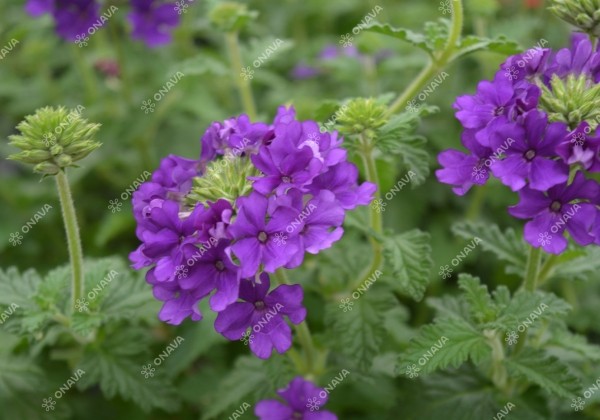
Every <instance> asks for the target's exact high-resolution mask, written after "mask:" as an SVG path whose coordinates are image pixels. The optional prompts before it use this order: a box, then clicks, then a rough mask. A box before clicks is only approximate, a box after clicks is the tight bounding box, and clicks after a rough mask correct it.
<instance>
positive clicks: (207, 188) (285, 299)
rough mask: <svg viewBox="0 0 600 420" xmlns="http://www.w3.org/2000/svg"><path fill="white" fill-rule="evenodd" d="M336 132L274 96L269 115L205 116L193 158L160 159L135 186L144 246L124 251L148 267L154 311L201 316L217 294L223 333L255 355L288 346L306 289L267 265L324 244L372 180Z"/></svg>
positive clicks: (293, 261) (291, 260) (177, 319)
mask: <svg viewBox="0 0 600 420" xmlns="http://www.w3.org/2000/svg"><path fill="white" fill-rule="evenodd" d="M342 140H343V139H342V138H341V137H339V136H338V134H337V133H336V132H333V133H321V132H320V131H319V126H318V124H317V123H316V122H314V121H304V122H300V121H298V120H296V117H295V111H294V110H293V109H292V108H290V109H287V108H284V107H280V108H279V110H278V113H277V115H276V117H275V120H274V122H273V123H272V124H265V123H260V122H258V123H252V122H250V120H249V118H248V117H247V116H246V115H241V116H239V117H237V118H232V119H229V120H226V121H224V122H214V123H212V124H211V125H210V126H209V128H208V129H207V130H206V132H205V134H204V135H203V137H202V140H201V143H202V150H201V154H200V158H199V159H198V160H192V159H185V158H182V157H179V156H173V155H171V156H168V157H167V158H165V159H164V160H163V161H162V162H161V164H160V167H159V169H158V170H157V171H156V172H154V174H153V175H152V178H151V180H150V181H148V182H145V183H144V184H142V185H141V186H140V188H139V189H138V190H137V191H136V192H135V193H134V195H133V211H134V215H135V218H136V221H137V224H138V225H137V230H136V234H137V236H138V238H139V239H140V240H141V241H142V245H141V246H140V247H139V248H138V249H137V250H136V251H134V252H133V253H132V254H131V255H130V259H131V261H132V262H133V267H134V268H136V269H140V268H142V267H148V266H150V267H151V268H150V270H149V271H148V273H147V275H146V280H147V281H148V283H150V284H151V285H152V286H153V290H154V295H155V297H156V298H157V299H159V300H161V301H163V302H164V305H163V307H162V309H161V311H160V314H159V318H160V319H161V320H163V321H166V322H169V323H171V324H180V323H181V322H182V321H183V320H184V319H185V318H188V317H191V319H192V320H194V321H198V320H200V319H201V318H202V315H201V314H200V312H199V310H198V302H199V301H200V300H201V299H203V298H205V297H207V296H209V295H211V294H212V296H211V297H210V301H209V303H210V307H211V309H212V310H213V311H216V312H218V316H217V319H216V322H215V328H216V330H217V331H218V332H219V333H221V334H222V335H223V336H225V337H226V338H228V339H230V340H239V339H242V338H245V339H246V340H247V341H249V344H250V348H251V350H252V351H253V352H254V353H255V354H256V355H257V356H258V357H261V358H268V357H270V355H271V353H272V349H273V348H275V349H276V350H277V351H278V352H279V353H283V352H285V351H286V350H288V349H289V348H290V346H291V330H290V327H289V326H288V324H287V323H286V322H285V320H284V318H285V317H287V318H288V319H289V320H290V321H291V322H293V323H295V324H298V323H300V322H302V321H303V320H304V318H305V316H306V310H305V309H304V307H303V306H302V300H303V290H302V287H301V286H300V285H286V284H282V285H279V286H277V287H275V288H273V289H271V287H270V285H271V280H270V278H269V274H268V273H274V272H275V271H276V270H277V269H281V268H285V269H292V268H294V267H298V266H299V265H300V264H301V263H302V261H303V260H304V256H305V254H306V253H310V254H317V253H318V252H319V251H321V250H323V249H325V248H329V247H330V246H331V245H332V244H333V243H334V242H335V241H337V240H339V239H340V238H341V236H342V234H343V228H342V223H343V221H344V216H345V212H346V211H347V210H351V209H354V208H355V207H356V206H359V205H367V204H368V203H369V202H370V201H371V200H372V198H373V193H374V191H375V188H376V186H375V185H374V184H372V183H368V182H365V183H363V184H362V185H359V184H358V183H357V181H358V170H357V168H356V166H354V165H353V164H352V163H349V162H348V161H347V157H346V150H345V149H343V148H342V147H341V145H342Z"/></svg>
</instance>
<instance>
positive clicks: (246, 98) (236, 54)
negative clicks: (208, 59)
mask: <svg viewBox="0 0 600 420" xmlns="http://www.w3.org/2000/svg"><path fill="white" fill-rule="evenodd" d="M225 42H226V43H227V50H228V51H229V59H230V62H231V76H232V77H233V80H234V81H235V83H236V85H237V88H238V91H239V93H240V98H241V100H242V106H243V107H244V111H245V112H246V114H248V116H249V117H250V119H251V120H255V119H256V106H255V105H254V97H253V96H252V88H251V87H250V81H249V80H245V79H244V78H243V77H242V76H241V75H240V73H241V71H242V68H243V64H242V54H241V52H240V43H239V40H238V33H237V32H228V33H227V34H225Z"/></svg>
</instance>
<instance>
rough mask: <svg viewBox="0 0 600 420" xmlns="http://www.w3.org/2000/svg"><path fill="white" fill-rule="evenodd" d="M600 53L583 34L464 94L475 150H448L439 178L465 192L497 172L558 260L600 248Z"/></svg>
mask: <svg viewBox="0 0 600 420" xmlns="http://www.w3.org/2000/svg"><path fill="white" fill-rule="evenodd" d="M599 81H600V52H598V49H594V48H593V45H592V42H591V41H590V39H589V38H588V37H587V36H586V35H584V34H579V33H578V34H574V35H573V39H572V46H571V48H565V49H561V50H559V51H556V52H554V51H552V50H550V49H546V48H539V47H537V48H535V49H532V50H529V51H526V52H525V53H523V54H519V55H515V56H512V57H509V58H508V59H507V60H506V61H505V62H504V63H503V64H502V65H501V67H500V70H499V71H498V72H497V73H496V75H495V78H494V80H493V81H483V82H481V83H479V85H478V87H477V93H476V94H475V95H466V96H461V97H459V98H457V100H456V102H455V104H454V108H455V109H456V110H457V112H456V117H457V119H458V120H459V121H460V122H461V124H462V126H463V127H464V131H463V133H462V138H461V139H462V144H463V146H464V147H465V148H467V149H468V153H464V152H462V151H459V150H453V149H450V150H446V151H444V152H442V153H441V154H440V155H439V157H438V159H439V162H440V164H441V165H442V166H443V168H442V169H440V170H438V171H437V177H438V179H439V180H440V181H441V182H443V183H446V184H450V185H452V186H453V187H454V188H453V191H454V192H455V193H456V194H458V195H463V194H465V193H466V192H467V191H468V190H469V189H470V188H471V186H473V185H483V184H485V183H486V182H487V181H488V179H489V177H490V174H492V175H494V176H495V177H496V178H498V179H499V180H500V181H501V182H502V183H503V184H504V185H506V186H508V187H510V188H511V190H512V191H516V192H518V194H519V199H520V201H519V203H518V204H517V205H514V206H512V207H510V208H509V209H508V211H509V213H510V214H511V215H512V216H514V217H517V218H520V219H525V220H528V222H527V223H526V224H525V230H524V236H525V239H526V240H527V242H529V243H530V244H531V245H532V246H534V247H540V246H541V247H542V248H543V249H544V250H545V251H547V252H549V253H553V254H560V253H562V252H563V251H564V250H565V249H566V248H567V245H568V240H567V238H566V237H565V231H566V232H568V234H569V235H570V236H571V237H572V238H573V240H574V241H575V242H576V243H577V244H579V245H583V246H585V245H590V244H592V243H596V244H600V211H599V210H598V205H599V204H600V186H599V184H598V182H596V181H595V180H594V179H591V177H592V174H593V173H595V172H600V136H599V135H598V130H597V127H598V124H599V123H600V84H598V82H599Z"/></svg>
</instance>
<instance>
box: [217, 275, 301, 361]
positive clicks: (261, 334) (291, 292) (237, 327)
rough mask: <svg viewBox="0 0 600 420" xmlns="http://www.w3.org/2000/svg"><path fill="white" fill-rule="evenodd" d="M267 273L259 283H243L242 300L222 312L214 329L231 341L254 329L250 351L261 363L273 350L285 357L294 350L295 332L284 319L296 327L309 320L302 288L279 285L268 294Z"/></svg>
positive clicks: (261, 277)
mask: <svg viewBox="0 0 600 420" xmlns="http://www.w3.org/2000/svg"><path fill="white" fill-rule="evenodd" d="M270 285H271V283H270V280H269V276H268V275H267V274H266V273H262V274H261V275H260V280H259V281H258V280H257V281H254V280H250V279H245V280H242V282H241V284H240V299H242V300H243V302H236V303H233V304H231V305H229V306H228V307H227V308H226V309H225V310H223V311H221V312H219V314H218V315H217V319H216V321H215V329H216V330H217V331H218V332H219V333H221V334H223V336H225V337H226V338H228V339H229V340H239V339H241V338H242V336H243V335H244V334H245V333H246V332H247V330H248V328H251V329H252V330H251V332H250V334H251V335H250V336H249V342H250V349H251V350H252V352H253V353H254V354H256V355H257V356H258V357H260V358H261V359H268V358H269V357H271V353H272V352H273V349H275V350H277V352H278V353H285V352H286V351H288V350H289V348H290V347H291V346H292V330H291V329H290V326H289V325H288V324H287V323H286V322H285V319H284V316H287V317H288V318H289V320H290V321H291V322H292V323H294V324H299V323H301V322H302V321H304V318H305V317H306V309H305V308H304V307H303V306H302V299H303V297H304V293H303V291H302V287H301V286H300V285H297V284H295V285H285V284H284V285H280V286H277V287H276V288H275V289H273V290H272V291H271V292H269V287H270Z"/></svg>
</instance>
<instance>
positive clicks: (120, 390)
mask: <svg viewBox="0 0 600 420" xmlns="http://www.w3.org/2000/svg"><path fill="white" fill-rule="evenodd" d="M148 344H149V343H148V339H147V334H146V333H145V332H144V331H143V330H140V329H131V328H130V329H128V330H122V331H119V330H116V332H114V333H113V334H111V335H109V336H108V337H107V338H106V339H105V340H104V341H103V342H102V343H100V344H94V345H90V346H88V348H86V350H85V352H84V354H83V357H82V360H81V361H80V363H79V365H78V366H77V368H78V369H82V370H83V371H84V372H85V374H84V375H83V376H82V377H81V379H80V380H79V382H78V386H80V387H81V388H82V389H86V388H89V387H91V386H93V385H96V384H99V385H100V389H101V390H102V392H103V393H104V395H105V396H106V398H109V399H110V398H114V397H115V396H117V395H119V396H120V397H122V398H123V399H125V400H131V401H133V402H135V403H136V404H137V405H138V406H140V407H141V408H142V409H143V410H144V411H150V410H151V409H152V408H161V409H163V410H166V411H174V410H176V409H177V407H178V405H179V400H178V399H177V395H176V392H175V388H174V387H173V386H172V385H171V384H170V383H169V382H168V381H167V380H166V379H163V378H164V374H161V373H160V371H158V372H157V374H156V375H155V376H153V377H151V378H145V377H144V376H143V375H142V374H141V369H142V367H143V365H144V363H145V354H147V352H148V351H147V349H148Z"/></svg>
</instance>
